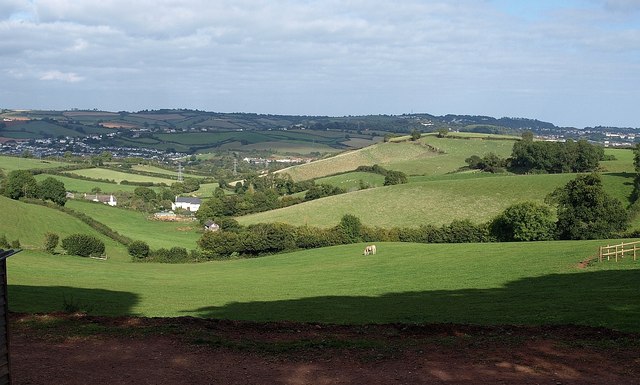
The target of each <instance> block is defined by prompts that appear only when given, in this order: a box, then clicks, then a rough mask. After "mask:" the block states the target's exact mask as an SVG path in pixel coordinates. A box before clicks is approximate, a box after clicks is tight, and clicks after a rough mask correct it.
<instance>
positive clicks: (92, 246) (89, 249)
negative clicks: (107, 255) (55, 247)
mask: <svg viewBox="0 0 640 385" xmlns="http://www.w3.org/2000/svg"><path fill="white" fill-rule="evenodd" d="M62 248H63V249H64V250H65V251H66V252H67V254H71V255H79V256H81V257H99V256H101V255H103V254H104V250H105V247H104V242H102V241H101V240H99V239H98V238H96V237H94V236H91V235H87V234H72V235H69V236H68V237H66V238H64V239H63V240H62Z"/></svg>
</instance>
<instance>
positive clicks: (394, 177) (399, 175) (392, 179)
mask: <svg viewBox="0 0 640 385" xmlns="http://www.w3.org/2000/svg"><path fill="white" fill-rule="evenodd" d="M356 171H359V172H372V173H375V174H380V175H382V176H384V185H385V186H392V185H395V184H403V183H407V182H408V178H407V174H405V173H403V172H402V171H394V170H387V169H386V168H384V167H382V166H380V165H378V164H374V165H373V166H359V167H358V168H356Z"/></svg>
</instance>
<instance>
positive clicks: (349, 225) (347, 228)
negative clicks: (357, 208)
mask: <svg viewBox="0 0 640 385" xmlns="http://www.w3.org/2000/svg"><path fill="white" fill-rule="evenodd" d="M361 229H362V223H361V222H360V218H358V217H356V216H355V215H351V214H345V215H343V216H342V219H340V224H339V225H338V231H339V232H340V234H341V235H342V237H343V242H342V243H357V242H361V241H362V236H361V235H360V231H361Z"/></svg>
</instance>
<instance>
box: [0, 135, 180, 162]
mask: <svg viewBox="0 0 640 385" xmlns="http://www.w3.org/2000/svg"><path fill="white" fill-rule="evenodd" d="M113 135H115V133H109V134H103V135H88V136H86V137H70V136H66V137H59V138H44V139H12V138H1V140H0V154H5V155H17V156H20V155H23V154H24V153H25V152H29V153H31V154H32V155H33V156H35V157H38V158H40V157H49V156H53V157H61V156H64V154H65V153H67V152H69V153H71V154H72V155H74V156H92V155H99V154H101V153H103V152H105V151H107V152H110V153H111V154H112V155H113V156H115V157H118V158H127V157H134V158H147V159H156V160H165V159H179V158H183V157H185V156H187V154H185V153H181V152H166V151H164V150H157V149H153V148H144V147H125V146H103V145H97V143H99V142H100V141H102V140H103V139H111V138H113Z"/></svg>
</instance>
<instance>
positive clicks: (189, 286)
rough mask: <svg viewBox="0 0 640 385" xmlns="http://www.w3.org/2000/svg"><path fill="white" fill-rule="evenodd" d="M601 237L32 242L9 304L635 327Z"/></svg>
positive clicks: (626, 286) (627, 294)
mask: <svg viewBox="0 0 640 385" xmlns="http://www.w3.org/2000/svg"><path fill="white" fill-rule="evenodd" d="M602 243H603V242H602V241H600V242H599V241H583V242H538V243H503V244H455V245H435V244H434V245H422V244H406V243H405V244H402V243H382V244H378V254H377V255H375V256H371V257H363V256H362V255H361V251H362V247H363V245H362V244H356V245H348V246H337V247H331V248H325V249H316V250H307V251H301V252H295V253H290V254H281V255H276V256H271V257H264V258H256V259H247V260H232V261H225V262H208V263H203V264H182V265H168V264H142V263H141V264H136V263H127V262H123V261H119V260H115V259H114V260H108V261H96V260H91V259H83V258H79V257H71V256H63V255H59V256H51V255H46V254H44V253H39V252H30V251H25V252H23V253H21V254H19V255H17V256H14V257H12V258H10V259H9V261H8V271H9V296H10V298H11V310H12V311H17V312H49V311H56V310H62V309H63V307H64V304H65V303H67V304H69V303H71V304H73V305H74V306H77V307H78V308H80V309H82V310H88V311H89V312H90V313H91V314H104V315H128V314H135V315H142V316H185V315H189V316H198V317H215V318H222V319H241V320H254V321H276V320H292V321H303V322H328V323H350V324H360V323H389V322H401V323H432V322H455V323H471V324H568V323H573V324H579V325H590V326H603V327H607V328H612V329H618V330H626V331H635V332H638V331H640V323H638V322H637V320H638V317H639V316H640V306H639V304H640V293H639V292H638V290H637V282H638V281H639V280H640V262H633V261H631V260H628V259H627V260H625V261H624V262H620V263H615V262H610V263H598V264H596V265H594V266H591V267H588V268H586V269H579V268H578V267H577V263H578V262H579V261H581V260H583V259H585V258H586V257H587V256H589V255H593V254H594V252H595V251H596V249H597V246H598V245H600V244H602Z"/></svg>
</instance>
